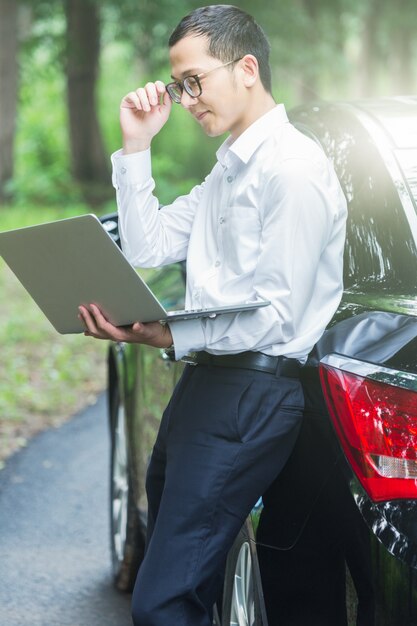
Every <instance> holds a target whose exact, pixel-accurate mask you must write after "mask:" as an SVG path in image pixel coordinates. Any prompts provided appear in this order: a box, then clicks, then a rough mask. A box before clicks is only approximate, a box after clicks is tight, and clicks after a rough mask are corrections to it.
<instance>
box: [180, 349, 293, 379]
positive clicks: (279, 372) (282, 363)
mask: <svg viewBox="0 0 417 626" xmlns="http://www.w3.org/2000/svg"><path fill="white" fill-rule="evenodd" d="M182 360H183V361H185V362H186V363H190V364H192V365H214V366H217V367H236V368H241V369H245V370H257V371H258V372H267V373H268V374H275V375H276V376H288V377H289V378H298V377H299V375H300V368H301V363H300V362H299V361H297V359H289V358H287V357H285V356H269V355H268V354H262V352H241V353H240V354H209V353H208V352H194V353H193V354H191V355H189V356H187V357H184V359H182Z"/></svg>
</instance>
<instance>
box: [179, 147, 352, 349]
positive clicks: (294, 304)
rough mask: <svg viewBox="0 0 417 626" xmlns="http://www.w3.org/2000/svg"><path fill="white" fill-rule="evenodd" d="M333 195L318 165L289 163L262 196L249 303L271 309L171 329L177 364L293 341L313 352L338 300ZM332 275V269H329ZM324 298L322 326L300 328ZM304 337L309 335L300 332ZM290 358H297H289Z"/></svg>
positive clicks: (341, 222)
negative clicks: (195, 355) (199, 355)
mask: <svg viewBox="0 0 417 626" xmlns="http://www.w3.org/2000/svg"><path fill="white" fill-rule="evenodd" d="M337 193H338V188H337V189H332V187H331V185H330V184H329V181H328V175H327V172H326V170H325V165H324V164H320V163H318V164H316V163H314V162H309V161H307V160H303V159H289V160H287V161H285V162H284V163H283V164H282V166H281V167H280V168H279V172H278V173H277V174H276V175H275V176H274V177H272V178H271V180H270V181H269V182H268V184H267V185H266V186H265V188H264V189H263V198H262V202H261V206H262V207H263V226H262V234H261V245H260V254H259V259H258V263H257V268H256V271H255V274H254V279H253V296H254V299H256V298H262V299H266V300H270V301H271V305H270V306H267V307H264V308H261V309H257V310H254V311H248V312H242V313H238V314H233V315H232V314H225V315H220V316H219V317H217V318H215V319H213V320H211V319H199V320H192V321H191V320H190V321H180V322H171V323H170V329H171V332H172V336H173V340H174V345H175V354H176V358H177V359H179V358H181V357H182V356H184V355H185V354H187V352H190V351H193V350H202V349H205V350H208V351H209V352H211V353H213V354H217V353H225V352H229V353H238V352H242V351H245V350H254V351H261V352H262V351H266V352H270V348H271V347H272V346H275V345H276V344H281V345H280V350H281V352H280V353H282V354H286V350H285V344H286V343H287V342H288V341H290V340H293V339H294V338H295V337H296V338H297V339H300V345H302V344H303V343H304V344H305V337H303V333H304V327H306V328H308V333H309V335H311V337H309V339H310V340H311V345H313V344H314V343H315V341H317V340H318V338H319V336H320V334H321V332H322V329H323V328H324V327H325V325H326V324H327V322H328V321H330V319H331V316H332V315H333V313H334V310H335V309H336V308H337V305H338V303H339V301H340V298H341V295H342V280H341V267H342V262H341V258H340V257H341V255H343V241H344V236H345V217H346V216H345V213H344V212H342V211H338V207H340V206H343V203H341V201H340V197H337ZM333 268H335V269H333ZM315 289H320V290H321V292H322V296H321V297H322V301H323V302H325V303H327V304H328V306H327V305H326V307H325V309H326V311H327V313H328V319H327V320H324V319H320V323H319V324H318V325H317V329H316V333H317V337H315V336H314V333H315V329H314V328H311V326H310V325H307V326H306V325H305V324H304V325H303V320H304V319H305V318H306V316H308V312H309V306H310V301H311V297H312V294H313V292H314V290H315ZM305 332H307V330H306V331H305ZM291 356H295V355H294V354H292V355H291Z"/></svg>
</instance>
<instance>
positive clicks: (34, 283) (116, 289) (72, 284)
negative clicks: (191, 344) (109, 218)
mask: <svg viewBox="0 0 417 626" xmlns="http://www.w3.org/2000/svg"><path fill="white" fill-rule="evenodd" d="M0 255H1V256H2V257H3V258H4V260H5V261H6V263H7V264H8V266H9V267H10V269H11V270H12V271H13V272H14V274H15V275H16V276H17V278H18V279H19V280H20V282H21V283H22V285H23V286H24V287H25V288H26V290H27V291H28V292H29V294H30V295H31V296H32V298H33V299H34V300H35V302H36V303H37V305H38V306H39V307H40V309H41V310H42V311H43V313H44V314H45V315H46V317H47V318H48V319H49V321H50V322H51V324H52V325H53V326H54V327H55V329H56V330H57V331H58V332H59V333H62V334H66V333H80V332H83V331H84V325H83V324H82V322H81V321H80V320H79V319H78V307H79V305H80V304H83V305H85V306H87V307H88V305H90V304H96V305H97V306H98V307H99V308H100V309H101V310H102V311H103V313H104V315H105V317H106V318H107V319H108V320H109V321H110V322H111V323H112V324H114V325H115V326H125V325H128V324H132V323H133V322H135V321H141V322H152V321H156V320H161V321H162V320H166V321H171V320H186V319H190V318H197V317H215V316H216V315H219V314H221V313H237V312H240V311H245V310H251V309H255V308H258V307H262V306H266V305H268V304H270V302H269V301H267V300H261V301H253V302H243V303H236V304H233V305H226V306H219V307H214V308H207V309H197V310H191V311H167V310H166V309H165V308H164V307H163V306H162V304H161V303H160V302H159V300H158V299H157V298H156V296H155V295H154V294H153V293H152V291H151V290H150V289H149V287H148V286H147V285H146V283H145V282H144V281H143V280H142V278H141V277H140V276H139V274H138V273H137V272H136V270H135V269H134V268H133V267H132V266H131V264H130V263H129V262H128V260H127V259H126V257H125V256H124V254H123V252H122V251H121V250H120V248H119V247H118V246H117V244H116V243H115V242H114V241H113V240H112V238H111V237H110V235H109V234H108V233H107V232H106V230H105V229H104V228H103V226H102V224H101V222H100V220H99V219H98V218H97V217H96V216H95V215H92V214H89V215H81V216H79V217H73V218H69V219H64V220H58V221H56V222H50V223H47V224H40V225H38V226H29V227H26V228H19V229H17V230H9V231H6V232H2V233H0Z"/></svg>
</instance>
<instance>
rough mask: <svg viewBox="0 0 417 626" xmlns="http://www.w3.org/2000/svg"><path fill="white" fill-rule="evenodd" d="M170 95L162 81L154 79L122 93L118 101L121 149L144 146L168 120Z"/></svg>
mask: <svg viewBox="0 0 417 626" xmlns="http://www.w3.org/2000/svg"><path fill="white" fill-rule="evenodd" d="M171 106H172V102H171V98H170V97H169V95H168V92H167V90H166V89H165V85H164V83H163V82H162V81H160V80H157V81H156V82H155V83H147V84H146V85H145V87H139V89H136V91H131V92H130V93H128V94H127V96H125V97H124V98H123V100H122V102H121V104H120V126H121V129H122V136H123V152H124V154H129V153H132V152H140V151H141V150H147V149H148V148H149V146H150V145H151V141H152V139H153V137H154V136H155V135H157V134H158V133H159V131H160V130H161V128H162V126H163V125H164V124H165V123H166V121H167V120H168V117H169V114H170V112H171Z"/></svg>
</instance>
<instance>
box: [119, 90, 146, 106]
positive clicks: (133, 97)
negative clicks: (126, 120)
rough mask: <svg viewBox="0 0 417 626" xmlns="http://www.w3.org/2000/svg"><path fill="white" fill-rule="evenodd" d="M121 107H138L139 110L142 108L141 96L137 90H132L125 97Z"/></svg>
mask: <svg viewBox="0 0 417 626" xmlns="http://www.w3.org/2000/svg"><path fill="white" fill-rule="evenodd" d="M120 107H121V108H124V109H138V110H139V111H141V110H142V105H141V103H140V99H139V96H138V95H137V93H136V92H135V91H131V92H130V93H128V94H127V96H125V97H124V98H123V100H122V101H121V103H120Z"/></svg>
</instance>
